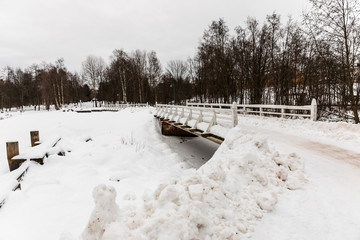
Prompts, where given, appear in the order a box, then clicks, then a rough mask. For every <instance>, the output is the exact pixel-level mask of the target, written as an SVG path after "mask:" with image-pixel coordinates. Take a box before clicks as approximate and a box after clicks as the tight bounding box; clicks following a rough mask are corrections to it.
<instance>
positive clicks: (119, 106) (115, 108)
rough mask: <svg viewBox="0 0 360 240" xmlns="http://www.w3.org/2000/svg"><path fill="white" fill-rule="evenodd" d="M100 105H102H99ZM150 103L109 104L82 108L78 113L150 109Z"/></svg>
mask: <svg viewBox="0 0 360 240" xmlns="http://www.w3.org/2000/svg"><path fill="white" fill-rule="evenodd" d="M99 105H100V104H99ZM148 106H149V104H148V103H126V104H118V103H117V104H108V103H103V104H101V107H92V106H91V107H82V106H81V107H80V109H79V110H76V111H77V112H103V111H112V112H115V111H116V112H117V111H119V110H122V109H125V108H129V107H148Z"/></svg>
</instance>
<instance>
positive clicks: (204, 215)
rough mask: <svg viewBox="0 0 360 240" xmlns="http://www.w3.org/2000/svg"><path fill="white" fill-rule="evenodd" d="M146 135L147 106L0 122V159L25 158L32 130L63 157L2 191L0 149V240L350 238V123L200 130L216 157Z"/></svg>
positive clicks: (197, 142) (354, 237) (358, 158)
mask: <svg viewBox="0 0 360 240" xmlns="http://www.w3.org/2000/svg"><path fill="white" fill-rule="evenodd" d="M1 116H4V115H1ZM191 124H195V122H191ZM154 125H155V121H154V119H153V113H152V112H151V111H150V110H149V109H148V108H145V109H144V108H142V109H140V108H128V109H125V110H122V111H120V112H95V113H80V114H79V113H75V112H62V111H50V112H24V113H16V112H14V113H11V116H10V117H8V118H4V119H3V120H0V133H1V135H0V146H3V147H2V148H3V149H4V146H5V143H6V142H7V141H14V140H15V141H19V145H20V153H24V152H27V151H33V150H32V148H31V147H30V139H29V132H30V131H31V130H39V131H40V139H41V140H46V139H51V138H54V137H56V136H61V140H60V141H59V142H58V144H57V146H56V148H57V149H56V151H57V150H62V151H64V152H65V153H66V154H65V156H58V155H56V154H54V155H51V156H49V157H48V158H45V160H44V162H45V164H44V165H42V166H41V165H39V164H37V163H28V164H29V170H28V173H27V174H26V175H25V177H24V180H23V182H22V183H21V187H22V190H21V191H15V192H12V191H10V190H9V189H11V188H12V186H13V185H14V184H16V182H14V179H16V178H15V177H16V172H11V173H9V172H8V166H7V161H6V151H0V159H2V160H1V161H0V196H4V197H5V198H6V203H5V204H4V206H3V207H2V208H1V209H0V239H1V240H3V239H4V240H7V239H13V240H17V239H40V240H42V239H44V240H45V239H61V240H70V239H71V240H75V239H255V240H260V239H349V240H358V239H359V238H360V220H359V219H360V205H359V202H360V191H358V189H360V149H359V148H358V146H359V143H360V142H359V141H360V140H359V139H360V128H359V126H358V125H352V124H347V123H324V122H312V121H309V120H286V119H272V118H261V117H254V116H246V117H244V116H240V115H239V125H238V127H236V128H233V129H228V128H224V127H220V126H213V127H212V128H211V131H212V132H214V131H218V132H219V135H220V134H223V135H220V136H224V137H225V141H224V143H223V144H222V145H221V146H220V147H219V148H218V149H217V151H216V146H215V145H210V143H206V144H205V143H204V141H205V142H206V141H207V140H205V139H201V138H181V139H178V138H176V137H164V136H161V135H160V134H159V132H158V131H157V130H156V128H155V126H154ZM200 126H201V124H200ZM208 142H210V141H208ZM207 144H208V145H207ZM211 144H213V143H211ZM40 146H41V145H40ZM53 151H54V152H56V151H55V150H54V149H53ZM215 151H216V153H215V154H214V156H212V154H213V153H214V152H215ZM211 156H212V157H211ZM210 158H211V159H210ZM208 159H210V160H209V161H207V162H206V160H208ZM24 167H25V165H23V166H22V168H24ZM92 196H93V198H92ZM1 200H2V199H0V201H1ZM16 229H21V231H16Z"/></svg>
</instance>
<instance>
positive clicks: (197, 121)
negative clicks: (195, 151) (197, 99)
mask: <svg viewBox="0 0 360 240" xmlns="http://www.w3.org/2000/svg"><path fill="white" fill-rule="evenodd" d="M202 118H203V115H202V110H200V113H199V117H198V119H196V122H195V125H194V127H193V128H194V129H197V125H198V123H199V122H202Z"/></svg>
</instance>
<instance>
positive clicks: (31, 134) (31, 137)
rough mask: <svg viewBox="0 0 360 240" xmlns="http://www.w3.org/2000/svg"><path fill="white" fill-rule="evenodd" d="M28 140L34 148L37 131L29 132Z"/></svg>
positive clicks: (36, 140) (37, 138)
mask: <svg viewBox="0 0 360 240" xmlns="http://www.w3.org/2000/svg"><path fill="white" fill-rule="evenodd" d="M30 139H31V146H32V147H34V146H36V145H38V144H36V142H38V141H39V140H40V139H39V131H31V132H30Z"/></svg>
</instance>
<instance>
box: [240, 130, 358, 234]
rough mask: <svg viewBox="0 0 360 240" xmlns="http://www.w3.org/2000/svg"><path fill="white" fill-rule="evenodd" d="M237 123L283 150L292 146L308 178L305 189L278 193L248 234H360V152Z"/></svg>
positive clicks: (289, 149)
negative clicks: (270, 206) (272, 208)
mask: <svg viewBox="0 0 360 240" xmlns="http://www.w3.org/2000/svg"><path fill="white" fill-rule="evenodd" d="M240 128H244V129H251V131H254V132H256V133H257V134H259V133H260V135H262V136H264V137H265V138H267V139H268V142H269V143H270V144H271V145H273V146H275V147H276V149H278V150H279V151H281V152H285V153H286V152H288V153H290V152H295V153H296V154H297V155H299V156H300V157H301V158H302V159H303V160H304V161H305V174H306V177H307V179H308V183H307V184H306V186H305V187H304V189H302V190H298V191H287V192H286V193H284V194H283V195H281V196H280V197H279V202H278V204H277V206H276V208H275V210H274V211H273V212H271V213H269V214H267V215H265V216H264V218H263V220H262V221H261V222H260V223H259V224H258V226H257V227H256V228H255V232H254V234H253V237H252V239H259V240H261V239H274V240H275V239H276V240H281V239H284V240H285V239H327V240H328V239H334V240H335V239H354V240H358V239H360V204H359V203H360V153H359V152H356V151H352V150H349V149H346V148H343V147H339V146H336V145H332V144H329V140H327V139H323V140H322V139H320V138H317V137H313V136H309V137H303V136H299V134H298V133H288V132H285V131H281V130H279V129H278V130H269V128H264V127H259V126H253V125H251V126H249V125H245V124H242V125H240ZM353 150H356V149H353ZM359 150H360V149H359Z"/></svg>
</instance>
